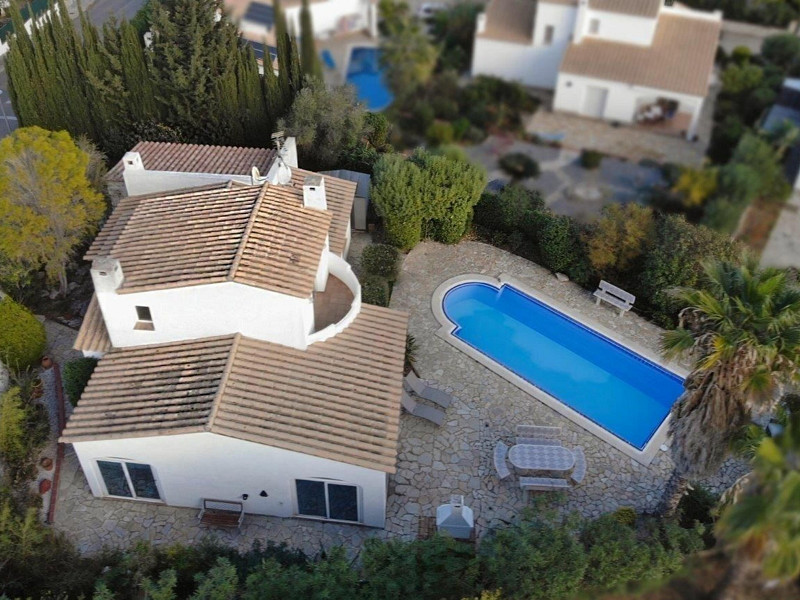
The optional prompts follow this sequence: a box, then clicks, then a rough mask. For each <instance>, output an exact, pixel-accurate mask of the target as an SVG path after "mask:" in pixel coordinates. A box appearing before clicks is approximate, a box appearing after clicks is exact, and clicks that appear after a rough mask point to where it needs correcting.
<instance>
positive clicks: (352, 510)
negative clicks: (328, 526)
mask: <svg viewBox="0 0 800 600" xmlns="http://www.w3.org/2000/svg"><path fill="white" fill-rule="evenodd" d="M295 489H296V491H297V514H299V515H303V516H306V517H320V518H323V519H335V520H337V521H359V518H358V488H357V487H356V486H354V485H345V484H341V483H331V482H328V481H313V480H310V479H297V480H296V481H295Z"/></svg>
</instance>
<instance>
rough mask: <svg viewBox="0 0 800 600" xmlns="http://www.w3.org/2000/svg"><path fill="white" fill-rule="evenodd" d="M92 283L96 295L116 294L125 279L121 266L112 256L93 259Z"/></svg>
mask: <svg viewBox="0 0 800 600" xmlns="http://www.w3.org/2000/svg"><path fill="white" fill-rule="evenodd" d="M91 272H92V281H93V282H94V291H95V292H97V293H98V294H102V293H104V292H105V293H112V292H116V291H117V288H119V286H121V285H122V281H123V280H124V279H125V277H124V275H123V274H122V265H121V264H120V263H119V261H118V260H117V259H116V258H114V257H112V256H103V257H101V258H95V259H94V260H93V261H92V269H91Z"/></svg>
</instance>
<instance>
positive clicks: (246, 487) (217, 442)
mask: <svg viewBox="0 0 800 600" xmlns="http://www.w3.org/2000/svg"><path fill="white" fill-rule="evenodd" d="M73 446H74V448H75V452H76V453H77V455H78V459H79V460H80V462H81V467H82V468H83V472H84V474H85V475H86V479H87V481H88V482H89V487H90V488H91V490H92V493H93V494H94V495H95V496H98V497H103V496H105V495H106V493H105V487H104V486H103V484H102V479H101V478H100V474H99V471H98V469H97V463H96V461H97V460H98V459H100V460H102V459H122V460H127V461H131V462H138V463H144V464H148V465H150V466H151V467H152V469H153V474H154V476H155V478H156V482H157V484H158V487H159V492H160V495H161V497H162V500H163V501H164V502H165V503H166V504H168V505H170V506H186V507H190V508H198V509H199V508H200V507H201V506H202V499H203V498H213V499H218V500H234V501H241V500H242V494H247V495H248V498H247V500H245V501H244V507H245V511H246V512H248V513H251V514H260V515H272V516H276V517H292V516H296V514H297V504H296V498H295V491H294V480H295V479H324V480H327V481H329V482H335V483H347V484H353V485H357V486H358V487H359V492H360V494H359V496H360V515H361V520H362V522H363V523H364V524H365V525H370V526H373V527H383V526H384V519H385V515H386V493H387V490H386V479H387V476H386V474H385V473H383V472H382V471H376V470H372V469H367V468H364V467H357V466H355V465H349V464H345V463H341V462H337V461H333V460H327V459H323V458H317V457H314V456H309V455H307V454H301V453H299V452H291V451H288V450H282V449H279V448H273V447H271V446H264V445H261V444H256V443H253V442H247V441H243V440H238V439H235V438H230V437H226V436H221V435H217V434H214V433H191V434H183V435H166V436H157V437H142V438H129V439H119V440H102V441H92V442H76V443H75V444H73ZM262 490H264V491H266V492H267V494H269V495H268V497H266V498H262V497H261V496H260V495H259V494H260V492H261V491H262Z"/></svg>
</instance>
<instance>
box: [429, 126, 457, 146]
mask: <svg viewBox="0 0 800 600" xmlns="http://www.w3.org/2000/svg"><path fill="white" fill-rule="evenodd" d="M425 137H426V138H428V143H429V144H430V145H432V146H441V145H443V144H452V143H453V139H454V138H455V133H454V132H453V126H452V125H451V124H450V123H448V122H447V121H436V122H434V123H432V124H431V126H430V127H428V130H427V131H426V132H425Z"/></svg>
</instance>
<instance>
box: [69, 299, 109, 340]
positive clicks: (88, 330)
mask: <svg viewBox="0 0 800 600" xmlns="http://www.w3.org/2000/svg"><path fill="white" fill-rule="evenodd" d="M72 347H73V348H74V349H75V350H80V351H82V352H101V353H105V352H108V351H109V350H111V339H110V338H109V337H108V329H106V322H105V320H104V319H103V313H102V311H101V310H100V305H99V304H98V303H97V296H96V295H92V300H91V301H90V302H89V308H87V309H86V314H85V315H84V317H83V323H81V328H80V331H78V337H77V338H75V344H74V345H73V346H72Z"/></svg>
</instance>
